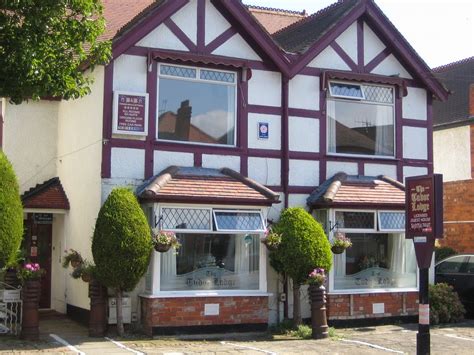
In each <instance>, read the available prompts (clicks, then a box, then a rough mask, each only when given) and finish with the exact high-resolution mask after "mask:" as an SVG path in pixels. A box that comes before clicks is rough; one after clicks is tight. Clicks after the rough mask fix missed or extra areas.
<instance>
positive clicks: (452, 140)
mask: <svg viewBox="0 0 474 355" xmlns="http://www.w3.org/2000/svg"><path fill="white" fill-rule="evenodd" d="M433 159H434V172H435V173H439V174H443V181H456V180H467V179H471V132H470V126H462V127H456V128H449V129H443V130H440V131H435V132H434V134H433Z"/></svg>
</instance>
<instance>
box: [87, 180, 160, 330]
mask: <svg viewBox="0 0 474 355" xmlns="http://www.w3.org/2000/svg"><path fill="white" fill-rule="evenodd" d="M151 251H152V241H151V230H150V227H149V226H148V222H147V220H146V217H145V215H144V213H143V211H142V209H141V208H140V205H139V204H138V201H137V199H136V197H135V196H134V195H133V193H132V192H131V191H130V190H128V189H126V188H117V189H114V190H113V191H112V192H111V194H110V195H109V197H108V198H107V200H106V201H105V203H104V205H103V206H102V208H101V209H100V211H99V216H98V218H97V221H96V224H95V230H94V236H93V238H92V255H93V257H94V262H95V265H96V269H95V276H96V277H97V279H98V281H100V282H101V283H102V284H103V285H105V286H107V287H109V288H112V289H113V290H114V293H115V297H116V301H117V302H116V305H117V332H118V334H119V335H120V336H122V335H123V331H124V330H123V319H122V296H123V292H127V291H132V290H133V289H134V288H135V286H136V285H137V283H138V281H140V278H141V277H142V276H143V274H144V273H145V272H146V270H147V267H148V263H149V261H150V255H151Z"/></svg>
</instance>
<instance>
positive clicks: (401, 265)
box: [331, 210, 417, 292]
mask: <svg viewBox="0 0 474 355" xmlns="http://www.w3.org/2000/svg"><path fill="white" fill-rule="evenodd" d="M332 213H333V214H332V216H333V218H334V220H335V222H333V223H332V225H334V226H335V228H337V230H338V231H339V232H343V233H345V234H346V236H347V237H349V238H350V239H351V241H352V247H350V248H348V249H346V251H345V252H344V253H343V254H339V255H335V257H334V268H333V284H332V287H331V289H332V291H333V292H344V291H347V292H349V291H350V292H354V291H355V290H356V291H371V292H372V291H375V290H388V289H390V290H393V289H416V287H417V267H416V257H415V250H414V246H413V241H412V240H410V239H405V234H404V231H405V213H404V212H403V211H346V210H336V211H332Z"/></svg>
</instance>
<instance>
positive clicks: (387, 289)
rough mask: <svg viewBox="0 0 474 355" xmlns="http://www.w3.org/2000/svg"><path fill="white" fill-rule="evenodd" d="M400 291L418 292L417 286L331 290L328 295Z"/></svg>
mask: <svg viewBox="0 0 474 355" xmlns="http://www.w3.org/2000/svg"><path fill="white" fill-rule="evenodd" d="M400 292H418V287H407V288H374V289H371V290H367V289H352V290H332V291H328V295H366V294H369V293H400Z"/></svg>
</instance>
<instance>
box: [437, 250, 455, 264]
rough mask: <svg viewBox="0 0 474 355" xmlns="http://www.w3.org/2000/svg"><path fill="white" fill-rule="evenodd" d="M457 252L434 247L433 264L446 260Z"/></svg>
mask: <svg viewBox="0 0 474 355" xmlns="http://www.w3.org/2000/svg"><path fill="white" fill-rule="evenodd" d="M456 254H457V251H456V250H454V249H453V248H451V247H435V262H438V261H441V260H443V259H446V258H447V257H448V256H451V255H456Z"/></svg>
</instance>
